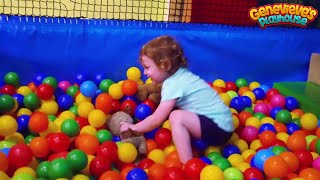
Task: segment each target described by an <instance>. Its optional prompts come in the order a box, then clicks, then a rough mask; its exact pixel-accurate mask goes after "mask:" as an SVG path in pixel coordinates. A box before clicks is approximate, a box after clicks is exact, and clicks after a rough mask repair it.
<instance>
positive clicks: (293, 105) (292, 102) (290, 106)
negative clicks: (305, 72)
mask: <svg viewBox="0 0 320 180" xmlns="http://www.w3.org/2000/svg"><path fill="white" fill-rule="evenodd" d="M285 108H286V109H287V110H288V111H292V110H295V109H297V108H299V102H298V101H297V99H296V98H294V97H290V96H289V97H286V104H285Z"/></svg>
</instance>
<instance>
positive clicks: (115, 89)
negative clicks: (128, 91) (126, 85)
mask: <svg viewBox="0 0 320 180" xmlns="http://www.w3.org/2000/svg"><path fill="white" fill-rule="evenodd" d="M108 92H109V94H110V95H111V96H112V98H113V99H116V100H119V99H121V98H122V97H123V92H122V88H121V85H119V84H112V85H111V86H110V88H109V91H108Z"/></svg>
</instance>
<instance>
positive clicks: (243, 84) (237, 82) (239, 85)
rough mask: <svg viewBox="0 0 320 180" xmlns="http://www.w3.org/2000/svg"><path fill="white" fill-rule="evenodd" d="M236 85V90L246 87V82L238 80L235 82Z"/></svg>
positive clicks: (242, 79) (241, 79)
mask: <svg viewBox="0 0 320 180" xmlns="http://www.w3.org/2000/svg"><path fill="white" fill-rule="evenodd" d="M236 85H237V87H238V88H241V87H244V86H248V81H247V80H246V79H244V78H239V79H237V80H236Z"/></svg>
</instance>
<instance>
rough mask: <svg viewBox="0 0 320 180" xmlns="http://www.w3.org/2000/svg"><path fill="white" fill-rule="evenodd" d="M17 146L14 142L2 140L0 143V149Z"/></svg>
mask: <svg viewBox="0 0 320 180" xmlns="http://www.w3.org/2000/svg"><path fill="white" fill-rule="evenodd" d="M14 145H16V143H15V142H13V141H7V140H2V141H0V149H3V148H12V146H14Z"/></svg>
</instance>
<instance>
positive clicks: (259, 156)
mask: <svg viewBox="0 0 320 180" xmlns="http://www.w3.org/2000/svg"><path fill="white" fill-rule="evenodd" d="M271 156H274V154H273V152H272V151H271V150H270V149H262V150H260V151H258V152H257V153H256V154H255V155H254V157H253V158H252V159H253V162H254V165H255V166H256V167H257V168H258V169H259V170H260V171H263V165H264V163H265V161H266V160H267V159H268V158H269V157H271Z"/></svg>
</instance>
